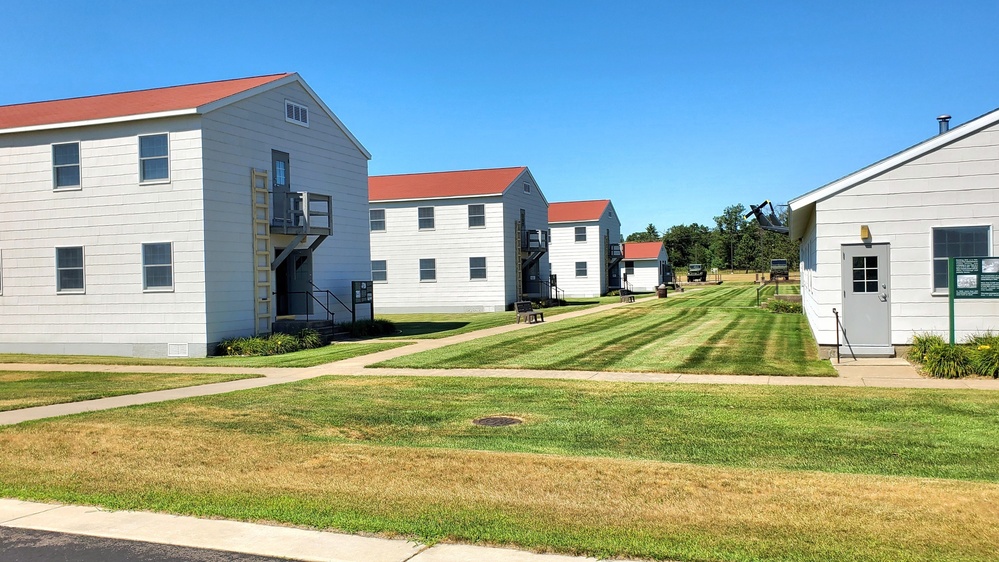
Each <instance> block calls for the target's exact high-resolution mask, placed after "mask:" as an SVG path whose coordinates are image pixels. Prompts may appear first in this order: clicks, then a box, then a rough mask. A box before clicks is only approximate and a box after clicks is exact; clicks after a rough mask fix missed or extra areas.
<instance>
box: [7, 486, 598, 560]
mask: <svg viewBox="0 0 999 562" xmlns="http://www.w3.org/2000/svg"><path fill="white" fill-rule="evenodd" d="M4 527H10V528H17V529H33V530H38V531H54V532H60V533H71V534H75V535H87V536H92V537H103V538H111V539H124V540H134V541H142V542H152V543H157V544H170V545H176V546H187V547H192V548H207V549H211V550H222V551H227V552H240V553H244V554H255V555H258V556H272V557H279V558H288V559H291V560H307V561H315V562H466V561H470V560H475V561H481V562H583V561H595V560H596V559H595V558H579V557H573V556H559V555H551V554H535V553H533V552H526V551H522V550H514V549H509V548H491V547H483V546H472V545H459V544H437V545H434V546H432V547H431V546H427V545H424V544H420V543H418V542H414V541H407V540H404V539H384V538H377V537H363V536H358V535H346V534H342V533H327V532H322V531H311V530H307V529H298V528H294V527H279V526H275V525H258V524H253V523H243V522H239V521H226V520H220V519H199V518H196V517H182V516H177V515H165V514H162V513H148V512H142V511H107V510H104V509H101V508H97V507H89V506H80V505H61V504H46V503H35V502H25V501H20V500H5V499H0V533H2V530H3V528H4Z"/></svg>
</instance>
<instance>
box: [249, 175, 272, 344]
mask: <svg viewBox="0 0 999 562" xmlns="http://www.w3.org/2000/svg"><path fill="white" fill-rule="evenodd" d="M268 187H269V183H268V179H267V172H266V171H265V170H256V169H251V170H250V190H251V196H252V198H253V201H252V205H251V207H252V212H253V283H254V293H253V296H254V299H253V301H254V304H253V314H254V319H255V320H254V333H255V334H256V335H261V334H269V333H270V332H271V318H273V316H272V310H271V307H272V304H271V303H272V301H271V255H272V253H273V251H272V250H271V230H270V229H271V223H270V208H271V196H270V193H268Z"/></svg>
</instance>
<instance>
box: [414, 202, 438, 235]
mask: <svg viewBox="0 0 999 562" xmlns="http://www.w3.org/2000/svg"><path fill="white" fill-rule="evenodd" d="M416 212H417V213H419V215H418V223H419V227H420V230H431V229H433V228H434V208H433V207H420V208H418V209H417V211H416Z"/></svg>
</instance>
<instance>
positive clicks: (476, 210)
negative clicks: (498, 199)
mask: <svg viewBox="0 0 999 562" xmlns="http://www.w3.org/2000/svg"><path fill="white" fill-rule="evenodd" d="M484 226H486V206H485V205H469V206H468V228H482V227H484Z"/></svg>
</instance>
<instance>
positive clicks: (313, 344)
mask: <svg viewBox="0 0 999 562" xmlns="http://www.w3.org/2000/svg"><path fill="white" fill-rule="evenodd" d="M298 341H299V343H300V344H301V346H302V349H315V348H317V347H322V345H323V336H321V335H320V334H319V332H317V331H315V330H313V329H312V328H306V329H304V330H302V331H301V332H299V333H298Z"/></svg>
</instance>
